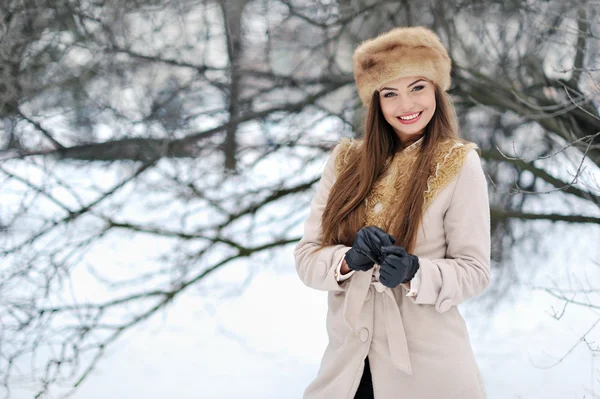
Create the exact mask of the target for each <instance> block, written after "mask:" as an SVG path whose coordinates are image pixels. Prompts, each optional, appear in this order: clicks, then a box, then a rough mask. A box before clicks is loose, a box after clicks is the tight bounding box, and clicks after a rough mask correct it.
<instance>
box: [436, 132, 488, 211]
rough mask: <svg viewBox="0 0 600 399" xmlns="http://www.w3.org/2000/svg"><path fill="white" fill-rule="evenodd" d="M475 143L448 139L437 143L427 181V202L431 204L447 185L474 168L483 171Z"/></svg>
mask: <svg viewBox="0 0 600 399" xmlns="http://www.w3.org/2000/svg"><path fill="white" fill-rule="evenodd" d="M477 151H478V147H477V145H476V144H475V143H471V142H468V141H463V140H446V141H443V142H441V143H439V144H438V145H437V149H436V153H435V165H434V169H433V171H432V174H431V176H430V177H429V179H428V181H427V190H426V191H425V203H426V204H429V203H431V201H433V199H434V198H435V196H436V195H437V194H438V193H439V192H440V191H441V190H442V189H444V188H445V187H446V186H448V185H451V183H452V182H453V181H454V182H457V181H458V180H459V179H460V176H462V175H463V174H465V169H468V170H469V172H467V174H470V173H472V170H473V169H476V168H478V169H479V171H481V162H480V160H479V155H478V152H477Z"/></svg>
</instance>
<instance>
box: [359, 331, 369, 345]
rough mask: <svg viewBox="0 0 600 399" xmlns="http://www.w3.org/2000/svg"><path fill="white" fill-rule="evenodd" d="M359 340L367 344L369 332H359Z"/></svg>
mask: <svg viewBox="0 0 600 399" xmlns="http://www.w3.org/2000/svg"><path fill="white" fill-rule="evenodd" d="M360 340H361V341H362V342H367V341H368V340H369V330H367V329H366V328H363V329H362V330H360Z"/></svg>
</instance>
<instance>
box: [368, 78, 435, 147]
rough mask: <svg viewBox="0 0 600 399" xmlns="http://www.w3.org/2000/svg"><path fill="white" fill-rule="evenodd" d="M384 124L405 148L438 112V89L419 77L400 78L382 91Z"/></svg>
mask: <svg viewBox="0 0 600 399" xmlns="http://www.w3.org/2000/svg"><path fill="white" fill-rule="evenodd" d="M379 103H380V104H381V111H382V113H383V116H384V117H385V120H386V121H387V122H388V123H389V124H390V125H392V127H393V128H394V130H395V131H396V134H397V135H398V137H399V138H400V141H401V142H402V144H403V145H404V146H406V145H408V144H410V143H411V142H413V141H416V140H418V139H419V137H421V135H422V134H423V132H424V129H425V126H427V124H428V123H429V121H430V120H431V118H432V117H433V113H434V112H435V86H434V84H433V83H432V82H430V81H429V80H427V79H424V78H420V77H418V76H412V77H406V78H398V79H395V80H392V81H389V82H386V83H385V84H383V85H381V87H380V88H379Z"/></svg>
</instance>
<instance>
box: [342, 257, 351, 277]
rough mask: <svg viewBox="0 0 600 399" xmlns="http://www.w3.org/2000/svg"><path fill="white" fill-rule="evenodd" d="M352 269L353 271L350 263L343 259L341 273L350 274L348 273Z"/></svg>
mask: <svg viewBox="0 0 600 399" xmlns="http://www.w3.org/2000/svg"><path fill="white" fill-rule="evenodd" d="M350 271H351V270H350V268H349V267H348V264H347V263H346V259H344V260H343V261H342V267H341V268H340V273H341V274H342V275H344V274H348V273H350Z"/></svg>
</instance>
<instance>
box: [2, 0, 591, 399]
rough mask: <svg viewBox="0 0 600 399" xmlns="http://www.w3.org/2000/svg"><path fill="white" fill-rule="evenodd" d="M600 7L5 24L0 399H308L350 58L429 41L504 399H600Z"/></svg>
mask: <svg viewBox="0 0 600 399" xmlns="http://www.w3.org/2000/svg"><path fill="white" fill-rule="evenodd" d="M598 6H599V3H598V1H592V0H527V1H519V0H509V1H507V0H502V1H501V0H447V1H441V0H439V1H433V0H430V1H426V0H424V1H418V2H417V1H410V0H394V1H384V0H135V1H119V0H2V2H1V3H0V397H11V398H33V397H36V398H51V397H52V398H54V397H63V396H65V395H70V397H73V398H77V399H83V398H85V399H95V398H107V397H111V398H165V397H172V398H300V397H301V395H302V392H303V390H304V388H305V387H306V385H307V384H308V383H309V382H310V381H311V380H312V378H314V376H315V375H316V372H317V370H318V366H319V361H320V358H321V355H322V352H323V350H324V348H325V345H326V343H327V338H326V335H325V321H324V317H325V311H326V294H325V293H323V292H317V291H314V290H311V289H309V288H307V287H305V286H303V285H302V284H301V283H300V281H299V279H298V277H297V276H296V272H295V268H294V259H293V247H294V245H295V243H296V242H297V241H298V240H299V239H300V237H301V235H302V227H303V222H304V219H305V218H306V216H307V214H308V208H309V204H310V200H311V198H312V195H313V193H314V189H315V186H316V182H317V181H318V179H319V176H320V173H321V172H322V168H323V166H324V162H325V161H326V159H327V157H328V154H329V151H330V150H331V149H332V148H333V146H334V145H335V144H336V143H337V142H338V141H339V140H340V139H341V138H343V137H353V136H360V134H361V131H362V124H363V114H362V111H361V104H360V100H359V99H358V96H357V94H356V92H355V87H354V81H353V75H352V53H353V50H354V48H356V46H357V45H358V44H359V43H360V42H361V41H362V40H365V39H367V38H371V37H373V36H375V35H376V34H378V33H380V32H383V31H386V30H388V29H390V28H392V27H396V26H415V25H424V26H427V27H430V28H432V29H433V30H435V31H436V32H437V33H438V34H439V36H440V37H441V38H442V41H443V42H444V43H445V44H446V45H447V47H448V49H449V53H450V54H451V57H452V60H453V71H452V87H451V89H450V94H451V95H452V97H453V99H454V102H455V105H456V108H457V113H458V116H459V120H460V126H461V132H462V136H463V137H464V138H466V139H468V140H470V141H473V142H476V143H477V144H478V145H479V146H480V148H481V150H482V160H483V163H484V170H485V172H486V174H487V177H488V181H489V190H490V201H491V204H490V206H491V210H492V218H493V219H492V230H493V231H492V233H493V282H492V285H491V286H490V288H489V289H488V290H487V291H486V292H485V294H484V295H482V296H481V297H479V298H476V299H474V300H471V301H469V302H467V303H466V304H464V305H461V311H462V313H463V314H464V317H465V319H466V320H467V323H468V325H469V330H470V332H471V336H472V343H473V347H474V350H475V353H476V356H477V359H478V362H479V364H480V366H481V369H482V373H483V375H484V378H485V381H486V385H487V389H488V393H489V397H490V399H504V398H524V399H529V398H532V399H533V398H561V399H564V398H596V397H599V396H600V360H599V359H598V354H599V351H600V345H599V344H598V339H599V338H600V331H599V330H600V328H599V327H598V326H597V325H598V323H599V322H600V313H599V310H600V296H599V295H598V293H599V290H600V272H599V271H600V270H599V269H600V267H599V266H600V263H599V262H600V245H599V243H600V178H599V177H600V174H599V166H600V119H599V110H600V109H599V107H600V40H599V39H600V15H599V10H600V8H599V7H598Z"/></svg>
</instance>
